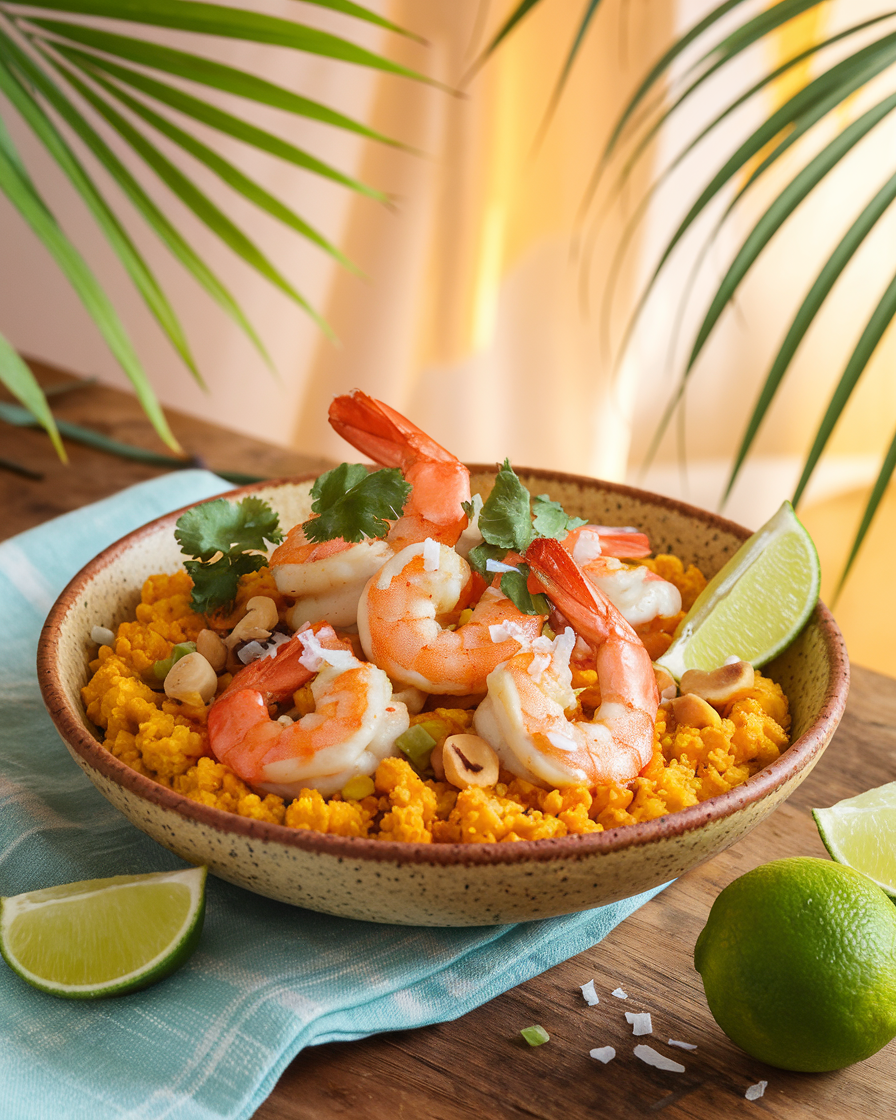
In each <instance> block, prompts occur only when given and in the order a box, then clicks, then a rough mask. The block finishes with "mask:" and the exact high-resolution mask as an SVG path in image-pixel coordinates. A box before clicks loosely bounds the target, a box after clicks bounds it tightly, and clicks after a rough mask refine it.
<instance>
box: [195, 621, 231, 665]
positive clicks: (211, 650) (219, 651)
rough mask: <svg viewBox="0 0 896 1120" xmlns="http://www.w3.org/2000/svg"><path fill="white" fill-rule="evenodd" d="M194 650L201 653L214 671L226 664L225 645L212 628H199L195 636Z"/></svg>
mask: <svg viewBox="0 0 896 1120" xmlns="http://www.w3.org/2000/svg"><path fill="white" fill-rule="evenodd" d="M196 652H197V653H201V654H202V656H203V657H204V658H205V660H206V661H207V662H208V663H209V665H211V667H212V668H213V669H214V670H215V672H216V673H220V672H221V670H222V669H223V668H224V666H225V665H226V664H227V646H225V645H224V642H223V641H222V639H221V637H220V636H219V635H218V634H216V633H215V631H214V630H200V631H199V634H198V635H197V637H196Z"/></svg>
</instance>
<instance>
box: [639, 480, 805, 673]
mask: <svg viewBox="0 0 896 1120" xmlns="http://www.w3.org/2000/svg"><path fill="white" fill-rule="evenodd" d="M820 585H821V568H820V565H819V562H818V553H817V551H816V549H815V545H814V544H813V542H812V538H811V537H810V536H809V534H808V532H807V531H806V529H805V528H804V526H803V525H802V524H801V522H800V521H799V519H798V518H797V516H796V514H795V513H794V512H793V506H792V505H791V504H790V502H784V503H783V504H782V505H781V508H780V509H779V510H778V512H777V513H776V514H775V515H774V516H773V517H771V518H770V519H769V520H768V521H767V522H766V523H765V524H764V525H763V526H762V528H761V529H758V530H757V531H756V532H755V533H754V534H753V535H752V536H751V537H750V538H749V539H748V540H746V541H745V542H744V543H743V544H742V545H741V547H740V548H739V549H738V550H737V552H736V553H735V554H734V555H733V556H732V557H731V559H730V560H729V561H728V562H727V563H726V564H725V565H724V567H723V568H722V569H721V570H720V571H719V572H717V573H716V575H715V576H713V578H712V579H711V580H710V581H709V583H708V584H707V585H706V587H705V588H704V589H703V591H702V592H701V593H700V595H699V596H698V597H697V599H696V601H695V602H694V604H693V606H692V607H691V609H690V610H689V611H688V613H687V614H686V615H685V617H684V618H683V619H682V621H681V622H680V623H679V625H678V628H677V629H676V631H675V640H674V641H673V642H672V644H671V645H670V646H669V648H668V650H666V652H665V653H664V654H663V655H662V656H661V657H659V658H658V659H657V664H658V665H661V666H662V667H663V668H665V669H667V670H668V671H669V672H670V673H671V674H672V676H673V677H674V678H675V679H676V681H678V680H681V677H682V675H683V674H684V673H685V672H686V671H687V670H688V669H702V670H704V671H706V672H711V671H712V670H713V669H716V668H718V666H719V665H721V664H723V663H724V662H725V661H726V660H730V659H731V658H732V657H735V658H737V659H738V660H742V661H749V662H750V664H751V665H753V667H754V668H757V669H758V668H760V667H761V666H763V665H765V664H766V663H767V662H769V661H771V660H772V658H774V657H777V655H778V654H779V653H781V652H783V650H785V649H786V648H787V646H789V645H790V643H791V642H792V641H793V639H794V638H795V637H796V636H797V634H798V633H799V632H800V630H802V628H803V626H805V624H806V622H807V621H808V619H809V616H810V615H811V613H812V611H813V609H814V607H815V604H816V602H817V601H818V592H819V588H820Z"/></svg>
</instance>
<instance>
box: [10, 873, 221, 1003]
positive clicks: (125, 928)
mask: <svg viewBox="0 0 896 1120" xmlns="http://www.w3.org/2000/svg"><path fill="white" fill-rule="evenodd" d="M205 879H206V868H205V867H194V868H188V869H187V870H184V871H162V872H152V873H150V874H148V875H116V876H113V877H111V878H108V879H90V880H85V881H83V882H79V883H67V884H62V885H59V886H55V887H48V888H46V889H44V890H38V891H28V892H25V893H24V894H19V895H14V896H12V897H9V898H3V899H0V953H2V955H3V957H4V959H5V960H6V963H7V964H8V965H9V967H10V968H11V969H12V970H13V971H14V972H15V973H16V974H17V975H18V976H20V977H21V978H22V979H23V980H25V981H26V982H27V983H29V984H31V985H32V986H33V987H36V988H39V989H41V990H42V991H44V992H47V993H49V994H51V995H56V996H62V997H65V998H70V999H96V998H99V997H102V996H111V995H123V994H125V993H126V992H133V991H136V990H138V989H139V988H144V987H147V986H148V985H149V984H154V983H155V982H156V981H158V980H161V979H163V978H164V977H166V976H168V975H170V973H172V972H173V971H174V970H175V969H177V968H179V967H180V966H181V965H182V964H184V963H185V961H186V960H187V959H188V958H189V957H190V956H191V955H192V953H193V951H194V950H195V948H196V946H197V944H198V942H199V936H200V934H201V931H202V923H203V918H204V913H205Z"/></svg>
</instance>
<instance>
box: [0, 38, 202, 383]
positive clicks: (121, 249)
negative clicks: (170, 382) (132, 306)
mask: <svg viewBox="0 0 896 1120" xmlns="http://www.w3.org/2000/svg"><path fill="white" fill-rule="evenodd" d="M9 46H13V47H14V44H10V42H9V39H8V37H7V36H5V35H4V34H3V32H2V30H0V57H2V56H3V55H5V54H7V51H6V50H4V47H6V48H7V50H8V47H9ZM0 90H2V91H3V93H4V94H5V95H6V96H7V97H8V98H9V100H10V102H11V104H13V105H14V106H15V107H16V109H17V110H18V111H19V113H21V115H22V117H23V118H24V119H25V121H27V123H28V124H29V125H30V126H31V129H32V131H33V132H34V133H35V135H36V136H38V138H39V139H40V140H41V141H42V142H43V144H44V146H45V147H46V148H47V150H48V151H49V153H50V155H52V156H53V158H54V159H55V160H56V162H57V163H58V164H59V166H60V167H61V168H62V170H63V171H64V172H65V174H66V175H67V176H68V178H69V180H70V181H71V182H72V184H73V185H74V186H75V188H76V189H77V191H78V193H79V194H80V195H81V197H82V198H83V199H84V202H85V203H86V204H87V207H88V209H89V210H90V211H91V213H92V214H93V216H94V218H95V219H96V221H97V223H98V225H99V226H100V228H101V229H102V231H103V233H104V234H105V235H106V238H107V240H108V241H109V243H110V244H111V246H112V248H113V249H114V250H115V252H116V253H117V255H118V258H119V260H120V261H121V262H122V264H123V265H124V267H125V269H126V270H127V272H128V274H129V276H130V277H131V279H132V280H133V282H134V284H135V286H136V288H137V290H138V291H139V292H140V294H141V295H142V296H143V298H144V300H145V301H146V303H147V305H148V306H149V308H150V310H151V311H152V313H153V315H154V316H155V318H156V320H157V322H158V323H159V325H160V326H161V327H162V329H163V330H164V331H165V333H166V334H167V336H168V338H169V339H170V340H171V342H172V343H173V345H174V346H175V348H176V349H177V351H178V353H179V354H180V355H181V357H182V358H183V360H184V362H185V364H186V365H187V367H188V368H189V369H190V371H191V372H192V374H193V376H194V377H195V378H196V380H197V381H198V382H199V384H200V385H202V386H203V388H204V387H205V382H204V381H203V380H202V377H201V375H200V374H199V371H198V369H197V368H196V363H195V361H194V360H193V355H192V353H191V352H190V347H189V344H188V342H187V339H186V336H185V335H184V332H183V328H182V327H181V325H180V321H179V320H178V318H177V316H176V315H175V313H174V310H173V308H172V307H171V305H170V304H169V302H168V300H167V298H166V297H165V294H164V292H163V291H162V289H161V288H160V287H159V284H158V281H157V280H156V278H155V276H154V275H153V273H152V271H151V270H150V268H149V266H148V265H147V264H146V261H145V260H144V259H143V257H142V256H141V255H140V253H139V252H138V250H137V248H136V246H135V245H134V243H133V242H132V241H131V239H130V237H128V235H127V233H126V232H125V230H124V228H123V227H122V225H121V223H120V222H119V220H118V218H116V216H115V214H114V213H113V212H112V210H111V209H110V207H109V205H108V204H107V202H106V200H105V199H104V198H103V196H102V195H101V194H100V192H99V191H98V190H97V189H96V187H95V186H94V184H93V181H92V180H91V179H90V177H89V176H88V175H87V173H86V172H85V170H84V168H83V166H82V165H81V163H80V162H79V161H78V160H77V159H76V157H75V155H74V153H73V152H72V150H71V148H70V147H69V146H68V144H67V143H66V142H65V140H64V139H63V138H62V136H61V135H60V133H59V131H58V130H57V129H56V127H55V126H54V124H53V122H52V121H51V120H50V118H49V117H48V116H47V115H46V113H44V111H43V109H42V108H41V107H40V105H39V104H38V102H37V101H36V100H35V99H34V97H33V96H32V95H31V93H30V92H29V91H28V89H27V88H26V87H25V86H24V85H22V83H21V82H19V81H18V80H17V79H16V77H15V75H14V74H13V73H12V72H11V71H9V70H6V69H4V68H3V67H0Z"/></svg>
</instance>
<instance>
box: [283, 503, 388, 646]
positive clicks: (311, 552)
mask: <svg viewBox="0 0 896 1120" xmlns="http://www.w3.org/2000/svg"><path fill="white" fill-rule="evenodd" d="M391 555H392V548H391V546H390V545H388V544H387V543H386V542H385V541H379V540H363V541H358V542H356V543H354V544H353V543H350V542H349V541H344V540H342V539H341V538H339V539H337V540H332V541H322V542H321V543H320V544H315V543H314V542H313V541H309V540H308V538H307V537H306V536H305V531H304V529H303V528H302V526H301V525H296V526H295V527H294V528H292V529H290V531H289V533H288V534H287V536H286V540H285V541H284V542H283V544H281V545H279V546H278V547H277V548H276V549H275V550H274V552H273V554H272V555H271V562H270V568H271V572H272V573H273V576H274V582H275V583H276V584H277V588H278V590H279V591H281V592H282V593H283V594H284V595H292V596H295V597H296V599H297V602H296V603H295V604H294V605H293V606H292V607H290V609H289V611H288V612H287V615H286V621H287V622H288V623H289V625H290V626H291V627H292V628H293V630H298V629H299V627H300V626H301V625H302V624H303V623H305V622H317V621H319V620H321V619H326V620H327V621H328V622H330V623H332V625H333V626H354V625H355V623H356V621H357V617H358V600H359V599H360V598H361V592H362V591H363V590H364V586H365V584H366V583H367V581H368V580H369V579H370V577H371V576H372V575H373V574H374V572H377V571H379V569H380V568H381V567H382V566H383V564H385V562H386V561H387V560H388V559H389V557H390V556H391Z"/></svg>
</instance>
